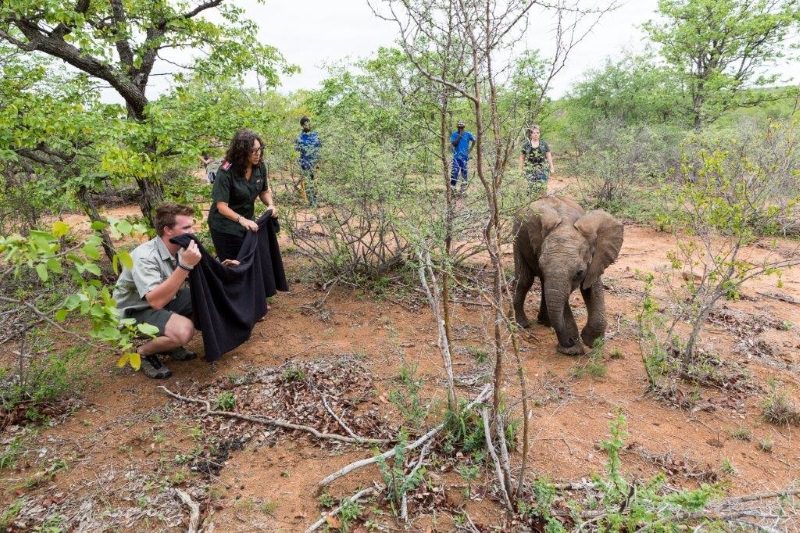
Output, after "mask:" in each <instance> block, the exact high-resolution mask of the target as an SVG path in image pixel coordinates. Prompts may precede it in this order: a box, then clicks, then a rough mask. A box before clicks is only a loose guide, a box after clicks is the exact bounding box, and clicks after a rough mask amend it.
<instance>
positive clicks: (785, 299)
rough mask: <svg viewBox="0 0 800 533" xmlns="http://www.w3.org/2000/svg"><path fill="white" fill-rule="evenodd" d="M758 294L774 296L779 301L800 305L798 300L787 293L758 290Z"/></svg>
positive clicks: (768, 296)
mask: <svg viewBox="0 0 800 533" xmlns="http://www.w3.org/2000/svg"><path fill="white" fill-rule="evenodd" d="M756 294H758V295H760V296H764V297H766V298H772V299H773V300H778V301H779V302H786V303H787V304H792V305H800V302H798V301H797V300H795V299H794V298H792V297H791V296H788V295H786V294H770V293H768V292H759V291H756Z"/></svg>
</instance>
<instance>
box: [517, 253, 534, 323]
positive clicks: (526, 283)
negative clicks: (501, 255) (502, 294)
mask: <svg viewBox="0 0 800 533" xmlns="http://www.w3.org/2000/svg"><path fill="white" fill-rule="evenodd" d="M516 270H517V286H516V288H515V289H514V316H515V317H516V319H517V324H519V325H520V326H521V327H523V328H527V327H528V326H530V324H531V323H530V321H529V320H528V317H527V316H526V315H525V297H526V296H527V295H528V291H529V290H531V286H533V281H534V280H535V279H536V277H535V276H534V275H533V272H531V269H530V268H528V267H527V265H525V264H519V262H518V263H517V266H516Z"/></svg>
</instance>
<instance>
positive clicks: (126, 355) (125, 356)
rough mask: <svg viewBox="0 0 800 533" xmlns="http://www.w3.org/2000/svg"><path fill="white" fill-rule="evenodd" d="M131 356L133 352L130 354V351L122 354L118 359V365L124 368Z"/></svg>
mask: <svg viewBox="0 0 800 533" xmlns="http://www.w3.org/2000/svg"><path fill="white" fill-rule="evenodd" d="M130 358H131V354H129V353H124V354H122V357H120V358H119V359H117V366H118V367H120V368H123V367H124V366H125V365H127V364H128V361H129V360H130ZM140 364H141V361H140Z"/></svg>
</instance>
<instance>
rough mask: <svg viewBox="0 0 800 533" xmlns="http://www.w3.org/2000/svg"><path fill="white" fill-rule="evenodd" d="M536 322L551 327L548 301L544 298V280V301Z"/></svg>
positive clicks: (540, 306) (540, 305) (541, 303)
mask: <svg viewBox="0 0 800 533" xmlns="http://www.w3.org/2000/svg"><path fill="white" fill-rule="evenodd" d="M536 321H537V322H538V323H539V324H542V325H543V326H548V327H550V315H548V314H547V299H546V298H545V297H544V280H542V301H541V302H539V314H538V315H537V316H536Z"/></svg>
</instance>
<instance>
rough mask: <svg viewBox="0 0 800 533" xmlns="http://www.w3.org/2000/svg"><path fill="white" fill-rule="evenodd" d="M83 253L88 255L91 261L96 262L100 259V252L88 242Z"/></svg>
mask: <svg viewBox="0 0 800 533" xmlns="http://www.w3.org/2000/svg"><path fill="white" fill-rule="evenodd" d="M83 253H84V254H86V257H88V258H89V259H94V260H95V261H97V260H98V259H100V250H98V249H97V247H96V246H93V245H92V244H89V243H88V242H87V243H86V244H84V245H83Z"/></svg>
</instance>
